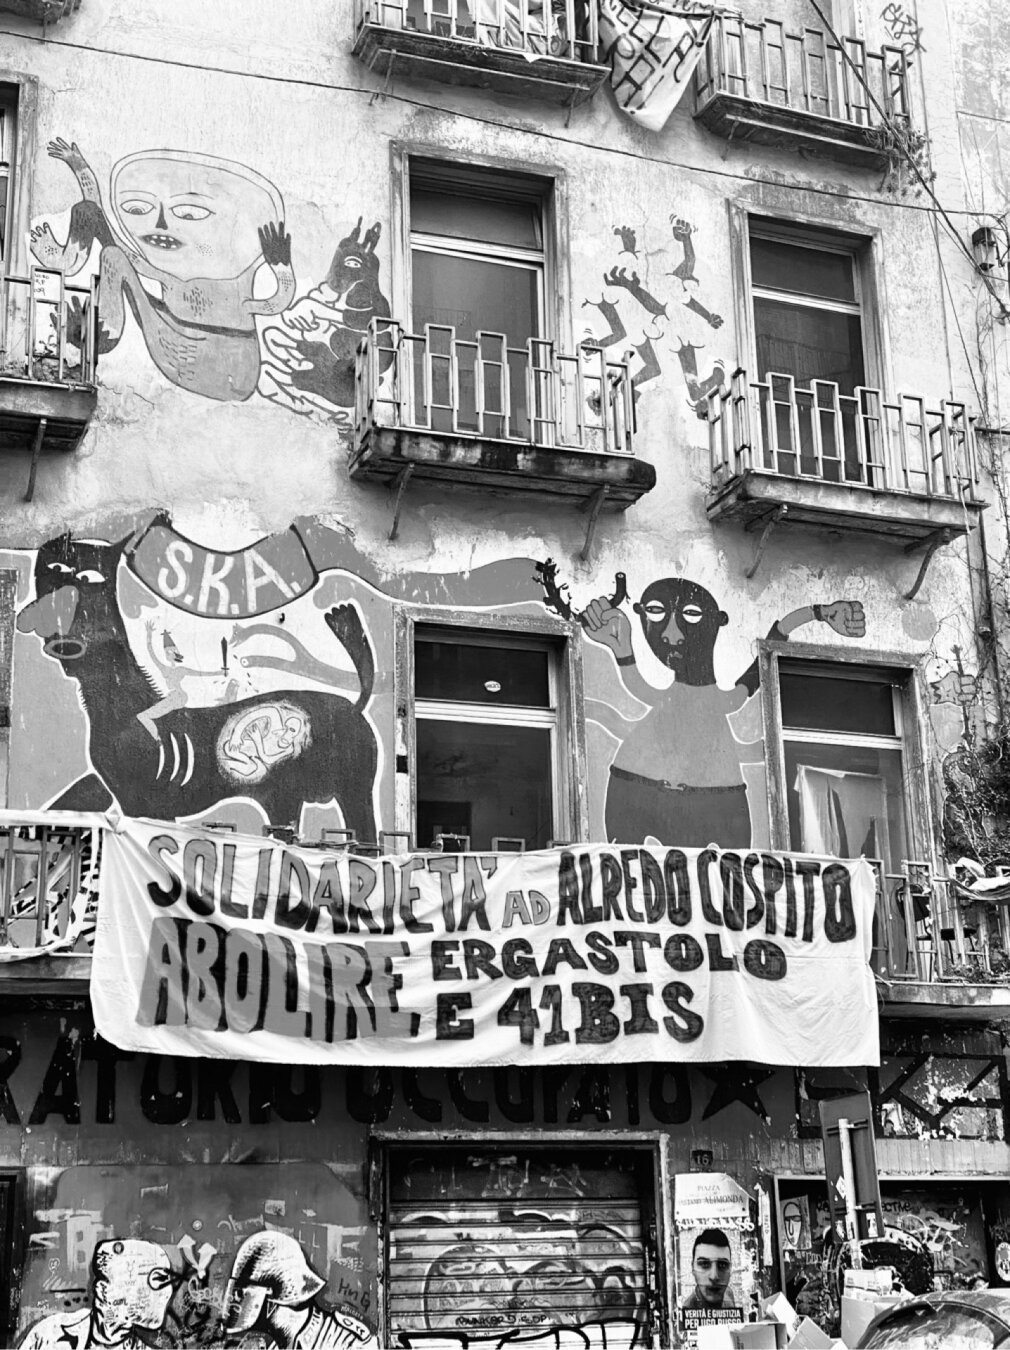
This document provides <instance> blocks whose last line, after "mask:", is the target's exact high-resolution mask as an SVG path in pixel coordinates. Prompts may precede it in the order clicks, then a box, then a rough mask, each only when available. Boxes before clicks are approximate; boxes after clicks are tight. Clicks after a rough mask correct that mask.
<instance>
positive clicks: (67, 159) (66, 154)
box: [46, 136, 88, 173]
mask: <svg viewBox="0 0 1010 1350" xmlns="http://www.w3.org/2000/svg"><path fill="white" fill-rule="evenodd" d="M46 148H47V150H48V151H49V154H50V156H51V157H52V158H53V159H62V160H63V163H64V164H66V165H68V166H69V167H70V168H71V169H73V171H74V173H77V172H78V171H79V170H82V169H86V168H87V167H88V162H87V160H86V159H85V158H84V156H83V155H82V154H81V148H80V146H79V145H78V144H77V142H76V141H65V140H64V139H63V137H62V136H57V138H56V140H55V141H50V142H49V144H48V146H47V147H46Z"/></svg>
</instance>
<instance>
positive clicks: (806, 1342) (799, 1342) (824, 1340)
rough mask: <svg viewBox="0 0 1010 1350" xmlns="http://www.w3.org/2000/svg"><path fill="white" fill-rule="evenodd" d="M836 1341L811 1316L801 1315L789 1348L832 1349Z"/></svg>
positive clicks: (808, 1349)
mask: <svg viewBox="0 0 1010 1350" xmlns="http://www.w3.org/2000/svg"><path fill="white" fill-rule="evenodd" d="M834 1344H835V1342H834V1341H833V1340H832V1339H831V1337H830V1336H829V1335H828V1333H827V1332H826V1331H822V1330H821V1329H820V1327H819V1326H818V1325H817V1323H816V1322H813V1321H811V1319H810V1318H809V1317H801V1318H800V1320H799V1322H798V1323H797V1326H796V1330H795V1331H794V1332H793V1336H792V1340H791V1341H790V1342H789V1345H788V1350H831V1347H832V1346H833V1345H834Z"/></svg>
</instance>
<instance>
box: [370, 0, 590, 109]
mask: <svg viewBox="0 0 1010 1350" xmlns="http://www.w3.org/2000/svg"><path fill="white" fill-rule="evenodd" d="M359 15H360V18H359V22H358V28H357V35H356V37H355V42H354V55H355V56H357V57H359V58H360V59H361V60H362V61H364V63H365V65H367V66H368V68H369V70H372V71H375V72H376V74H379V75H383V76H384V77H385V79H386V81H387V83H388V82H389V81H390V80H391V79H392V78H393V76H394V74H396V75H405V76H407V77H409V78H413V79H425V80H438V81H440V82H441V83H443V84H459V85H471V86H474V87H476V88H480V89H492V90H495V91H496V92H497V93H502V94H516V95H518V96H519V97H521V98H526V99H541V100H547V101H548V102H552V103H562V104H566V105H568V106H569V107H573V106H575V105H576V104H579V103H582V102H584V101H585V100H586V99H589V98H592V96H593V94H594V93H595V92H596V90H597V89H598V88H599V87H600V85H601V84H602V83H603V81H604V80H606V79H607V77H608V76H609V74H610V67H609V66H607V65H604V64H602V63H601V61H600V56H599V33H598V29H597V15H596V5H595V3H593V0H359Z"/></svg>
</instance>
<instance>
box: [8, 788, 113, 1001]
mask: <svg viewBox="0 0 1010 1350" xmlns="http://www.w3.org/2000/svg"><path fill="white" fill-rule="evenodd" d="M3 817H4V818H3V822H2V823H0V969H2V971H3V979H4V980H5V981H7V982H8V988H10V989H17V990H22V991H24V992H26V993H28V992H33V991H34V989H35V988H36V987H39V988H41V987H44V986H45V985H46V984H47V983H48V982H50V981H52V980H54V979H58V980H59V981H60V982H61V984H64V982H66V981H68V980H69V981H70V982H71V983H72V984H73V985H74V987H75V988H78V987H79V989H80V992H82V993H83V992H85V990H86V982H87V979H88V975H89V971H90V966H91V946H92V942H93V938H94V929H95V917H96V913H97V903H98V862H99V853H100V830H99V829H98V828H97V826H96V823H95V822H94V821H93V820H89V819H88V818H86V817H82V816H78V815H74V814H73V813H71V812H69V811H25V812H17V813H15V812H10V811H5V812H3Z"/></svg>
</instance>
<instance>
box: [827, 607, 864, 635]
mask: <svg viewBox="0 0 1010 1350" xmlns="http://www.w3.org/2000/svg"><path fill="white" fill-rule="evenodd" d="M821 618H822V619H823V621H824V622H825V623H826V624H827V625H828V626H829V628H833V629H834V630H835V632H836V633H840V634H841V635H842V637H850V638H861V637H865V636H866V616H865V615H864V614H863V606H862V605H861V604H860V602H859V601H858V600H833V601H832V602H831V604H830V605H821Z"/></svg>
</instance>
